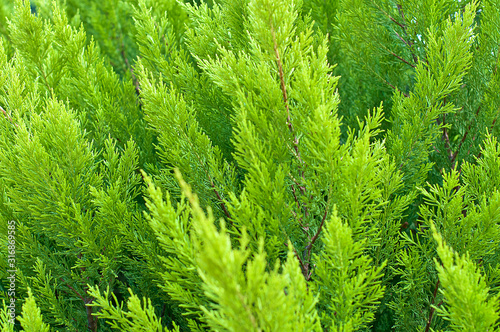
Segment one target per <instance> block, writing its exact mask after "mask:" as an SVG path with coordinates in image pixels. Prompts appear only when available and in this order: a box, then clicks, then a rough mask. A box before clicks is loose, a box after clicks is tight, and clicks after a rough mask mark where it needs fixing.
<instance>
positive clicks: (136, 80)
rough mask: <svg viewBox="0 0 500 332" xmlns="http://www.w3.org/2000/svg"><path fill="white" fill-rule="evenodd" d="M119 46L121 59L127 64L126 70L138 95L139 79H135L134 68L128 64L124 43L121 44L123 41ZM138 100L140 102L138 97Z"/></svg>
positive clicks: (139, 92) (139, 90)
mask: <svg viewBox="0 0 500 332" xmlns="http://www.w3.org/2000/svg"><path fill="white" fill-rule="evenodd" d="M121 48H122V50H121V55H122V58H123V61H124V62H125V65H126V66H127V68H128V70H129V71H130V74H131V75H132V82H133V83H134V86H135V93H136V94H137V95H138V96H139V95H140V94H141V89H140V88H139V80H138V79H137V77H136V76H135V74H134V68H132V66H130V63H129V62H128V59H127V57H126V56H125V45H123V43H122V47H121ZM140 102H141V100H140V99H139V103H140Z"/></svg>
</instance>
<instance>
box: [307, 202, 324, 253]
mask: <svg viewBox="0 0 500 332" xmlns="http://www.w3.org/2000/svg"><path fill="white" fill-rule="evenodd" d="M327 214H328V206H327V207H326V209H325V213H324V214H323V218H322V219H321V223H320V224H319V227H318V230H317V231H316V234H314V236H313V238H312V239H311V241H310V242H309V244H308V245H307V246H306V251H307V257H308V258H309V257H311V249H312V246H313V245H314V243H315V242H316V240H317V239H318V237H319V234H320V233H321V230H322V229H323V225H324V224H325V220H326V216H327Z"/></svg>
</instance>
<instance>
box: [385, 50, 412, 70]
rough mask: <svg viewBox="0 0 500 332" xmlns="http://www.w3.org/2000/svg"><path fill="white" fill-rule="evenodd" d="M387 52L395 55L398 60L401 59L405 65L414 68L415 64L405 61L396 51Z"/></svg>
mask: <svg viewBox="0 0 500 332" xmlns="http://www.w3.org/2000/svg"><path fill="white" fill-rule="evenodd" d="M389 53H391V55H393V56H395V57H396V58H398V59H399V60H401V61H403V62H404V63H406V64H407V65H409V66H411V67H412V68H416V67H417V66H415V65H414V64H413V63H410V62H408V61H406V60H405V59H403V58H402V57H400V56H399V55H397V54H396V53H394V52H393V51H389Z"/></svg>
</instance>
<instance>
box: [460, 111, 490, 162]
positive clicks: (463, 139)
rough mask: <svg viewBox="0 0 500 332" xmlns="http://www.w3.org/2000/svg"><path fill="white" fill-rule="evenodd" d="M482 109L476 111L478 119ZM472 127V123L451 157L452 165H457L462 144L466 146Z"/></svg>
mask: <svg viewBox="0 0 500 332" xmlns="http://www.w3.org/2000/svg"><path fill="white" fill-rule="evenodd" d="M480 109H481V106H479V107H478V108H477V111H476V117H477V116H478V114H479V110H480ZM493 124H495V121H493ZM471 125H472V123H469V126H468V127H467V130H466V131H465V134H464V136H463V137H462V139H461V140H460V143H458V147H457V149H456V150H455V153H453V155H452V156H451V163H452V165H453V164H454V163H455V160H456V158H457V155H458V153H459V152H460V149H461V148H462V144H464V142H465V139H466V138H467V135H468V134H469V131H470V128H471ZM492 126H493V125H492ZM474 138H475V137H474ZM474 138H473V139H474Z"/></svg>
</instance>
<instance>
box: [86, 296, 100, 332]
mask: <svg viewBox="0 0 500 332" xmlns="http://www.w3.org/2000/svg"><path fill="white" fill-rule="evenodd" d="M93 302H94V299H93V298H90V297H87V298H86V299H85V305H86V307H87V308H86V309H87V327H88V329H89V331H92V332H97V317H96V316H94V315H92V312H93V308H92V306H91V305H92V303H93Z"/></svg>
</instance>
